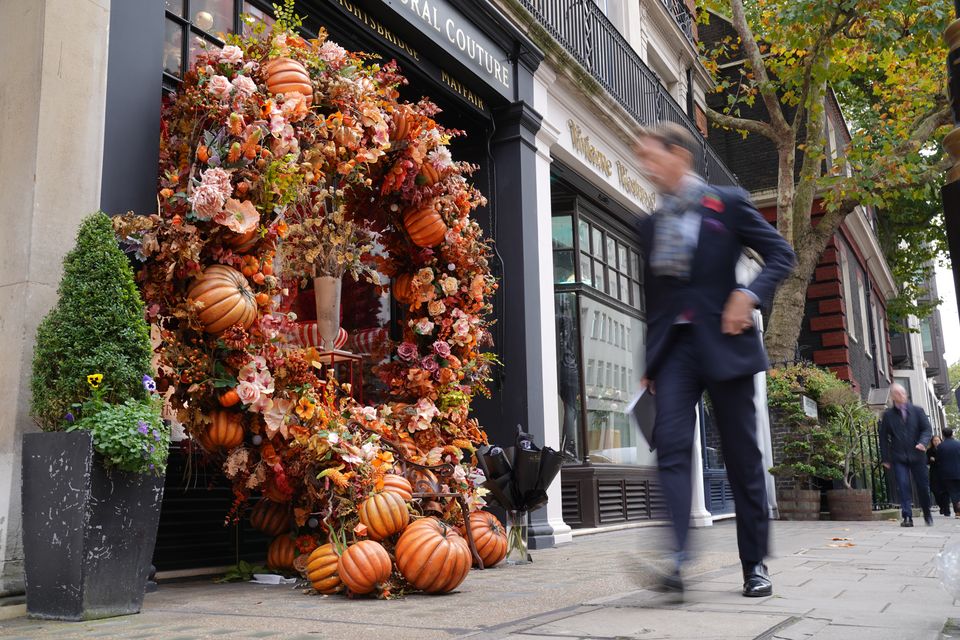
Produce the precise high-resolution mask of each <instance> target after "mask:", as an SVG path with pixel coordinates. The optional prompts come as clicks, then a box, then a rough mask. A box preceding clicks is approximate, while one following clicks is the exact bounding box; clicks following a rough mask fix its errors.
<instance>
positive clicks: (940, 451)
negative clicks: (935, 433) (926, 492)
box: [933, 438, 960, 480]
mask: <svg viewBox="0 0 960 640" xmlns="http://www.w3.org/2000/svg"><path fill="white" fill-rule="evenodd" d="M933 455H934V456H936V459H937V461H936V462H937V473H938V474H939V475H940V479H941V480H960V441H958V440H954V439H953V438H944V440H943V442H941V443H940V444H939V445H937V450H936V453H934V454H933Z"/></svg>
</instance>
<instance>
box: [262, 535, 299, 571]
mask: <svg viewBox="0 0 960 640" xmlns="http://www.w3.org/2000/svg"><path fill="white" fill-rule="evenodd" d="M296 558H297V545H296V544H295V543H294V541H293V538H291V537H290V536H288V535H286V534H283V535H279V536H277V537H276V538H274V539H273V542H271V543H270V547H269V548H268V549H267V566H268V567H269V568H271V569H275V570H277V571H293V561H294V560H295V559H296Z"/></svg>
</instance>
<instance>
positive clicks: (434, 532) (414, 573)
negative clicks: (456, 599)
mask: <svg viewBox="0 0 960 640" xmlns="http://www.w3.org/2000/svg"><path fill="white" fill-rule="evenodd" d="M396 557H397V569H399V571H400V573H401V574H403V577H404V578H406V579H407V581H408V582H409V583H410V584H412V585H413V586H414V587H416V588H417V589H421V590H423V591H426V592H427V593H447V592H448V591H453V590H454V589H456V588H457V587H458V586H460V583H461V582H463V580H464V578H466V577H467V574H468V573H469V572H470V564H471V556H470V547H469V546H468V545H467V541H466V540H464V539H463V537H462V536H461V535H460V534H459V533H457V530H456V529H454V528H453V527H451V526H450V525H448V524H447V523H445V522H443V521H441V520H438V519H437V518H422V519H420V520H417V521H416V522H414V523H413V524H411V525H410V526H408V527H407V529H406V530H405V531H404V532H403V535H401V536H400V540H398V541H397V550H396Z"/></svg>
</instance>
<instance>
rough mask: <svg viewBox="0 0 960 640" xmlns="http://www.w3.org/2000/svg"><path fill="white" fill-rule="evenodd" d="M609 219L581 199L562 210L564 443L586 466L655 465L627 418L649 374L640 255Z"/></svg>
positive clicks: (557, 242) (557, 260)
mask: <svg viewBox="0 0 960 640" xmlns="http://www.w3.org/2000/svg"><path fill="white" fill-rule="evenodd" d="M608 217H609V216H607V215H606V214H605V213H604V212H603V211H602V210H599V209H596V208H594V207H593V206H592V204H589V203H586V202H582V201H580V200H579V199H572V200H565V201H564V202H563V204H558V203H557V202H555V203H554V218H553V255H554V276H555V279H554V282H555V286H556V289H555V299H554V300H555V313H556V322H557V363H558V368H559V371H558V384H559V409H560V411H559V414H560V419H561V425H562V426H561V429H562V440H563V442H564V443H565V445H564V446H565V447H566V449H567V453H568V454H569V455H570V458H571V459H576V461H579V462H590V463H595V464H602V463H609V464H629V465H653V464H654V461H655V459H654V457H653V455H652V454H651V453H650V452H649V447H647V446H646V442H645V441H644V440H643V436H641V435H640V433H639V431H637V430H636V428H635V427H634V425H633V423H632V422H631V421H630V420H629V419H628V417H627V415H626V414H625V413H624V410H625V408H626V406H627V404H628V403H629V401H630V399H631V397H632V396H633V393H634V391H635V390H636V388H637V384H638V382H639V380H638V379H637V378H638V376H639V373H640V372H642V371H643V363H642V357H643V346H644V345H643V339H644V334H645V331H644V323H643V310H642V300H641V293H642V276H641V272H640V264H641V263H640V256H639V251H638V247H637V246H636V244H635V242H634V240H633V236H632V235H631V233H630V231H629V229H628V228H625V227H620V226H619V225H618V224H617V223H616V222H615V221H613V220H612V219H611V220H608V219H607V218H608ZM574 229H576V231H575V232H574ZM571 254H572V256H575V257H571ZM571 268H572V270H573V271H574V273H571ZM579 319H582V321H581V320H579Z"/></svg>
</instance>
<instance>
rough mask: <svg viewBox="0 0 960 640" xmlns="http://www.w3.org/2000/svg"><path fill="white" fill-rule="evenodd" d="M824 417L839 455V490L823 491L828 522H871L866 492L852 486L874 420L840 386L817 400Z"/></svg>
mask: <svg viewBox="0 0 960 640" xmlns="http://www.w3.org/2000/svg"><path fill="white" fill-rule="evenodd" d="M821 402H822V403H823V405H824V413H825V414H826V416H827V420H828V423H829V425H830V427H831V428H832V430H833V432H834V434H835V440H834V445H833V446H835V447H836V448H837V449H838V450H839V451H840V453H841V461H840V462H841V464H840V480H842V481H843V488H842V489H830V490H828V491H827V504H828V506H829V509H830V518H831V519H832V520H871V519H872V518H873V496H872V493H871V491H870V489H856V488H854V486H853V482H854V480H855V479H856V476H857V474H858V473H860V471H861V470H862V469H863V465H864V452H865V446H864V445H865V444H866V443H867V442H869V439H870V438H872V437H874V430H875V427H876V423H877V419H876V416H874V414H873V412H872V411H871V410H870V408H869V407H867V405H865V404H864V403H863V401H862V400H861V399H860V396H858V395H857V393H856V392H855V391H854V390H853V389H851V388H850V387H848V386H846V385H843V386H840V387H836V388H834V389H829V390H827V391H825V392H824V393H823V395H822V396H821Z"/></svg>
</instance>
